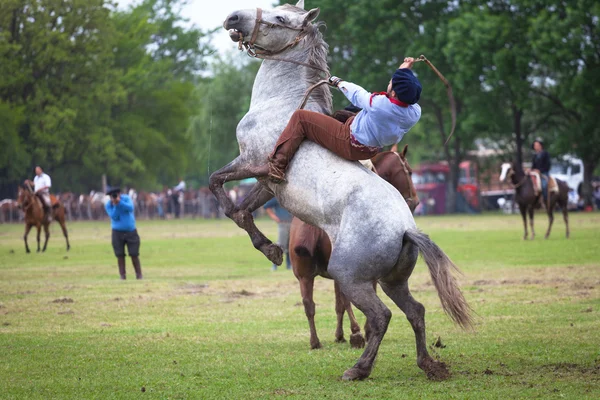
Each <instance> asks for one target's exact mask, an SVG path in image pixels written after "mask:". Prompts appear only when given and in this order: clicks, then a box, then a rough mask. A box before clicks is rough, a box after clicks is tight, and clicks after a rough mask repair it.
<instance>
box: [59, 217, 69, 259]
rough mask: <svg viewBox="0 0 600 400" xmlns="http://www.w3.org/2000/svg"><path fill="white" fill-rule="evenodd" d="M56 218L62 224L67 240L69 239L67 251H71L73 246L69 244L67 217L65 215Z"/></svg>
mask: <svg viewBox="0 0 600 400" xmlns="http://www.w3.org/2000/svg"><path fill="white" fill-rule="evenodd" d="M56 220H57V221H58V223H59V224H60V229H62V233H63V236H64V237H65V240H66V241H67V251H69V249H70V248H71V245H70V244H69V233H68V232H67V224H66V223H65V218H64V216H62V217H61V218H57V219H56Z"/></svg>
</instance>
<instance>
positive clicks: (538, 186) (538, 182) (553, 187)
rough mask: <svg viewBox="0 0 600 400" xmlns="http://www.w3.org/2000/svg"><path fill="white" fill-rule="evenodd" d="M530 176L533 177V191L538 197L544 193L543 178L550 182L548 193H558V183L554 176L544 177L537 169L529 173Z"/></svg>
mask: <svg viewBox="0 0 600 400" xmlns="http://www.w3.org/2000/svg"><path fill="white" fill-rule="evenodd" d="M529 176H530V177H531V182H532V183H533V189H534V190H535V194H536V195H539V194H541V193H542V176H543V177H544V178H545V179H546V180H547V181H548V193H558V184H557V183H556V179H554V178H553V177H552V176H550V175H548V176H546V175H542V174H541V173H540V171H538V170H537V169H532V170H531V171H529Z"/></svg>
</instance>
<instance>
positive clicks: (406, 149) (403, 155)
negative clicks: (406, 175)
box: [402, 144, 408, 157]
mask: <svg viewBox="0 0 600 400" xmlns="http://www.w3.org/2000/svg"><path fill="white" fill-rule="evenodd" d="M407 152H408V145H407V144H406V145H404V148H403V149H402V157H406V153H407Z"/></svg>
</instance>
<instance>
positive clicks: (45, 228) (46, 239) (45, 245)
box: [42, 224, 50, 253]
mask: <svg viewBox="0 0 600 400" xmlns="http://www.w3.org/2000/svg"><path fill="white" fill-rule="evenodd" d="M48 225H49V224H44V236H45V237H46V238H45V240H44V248H43V249H42V253H43V252H44V251H46V247H47V246H48V239H50V229H49V228H48Z"/></svg>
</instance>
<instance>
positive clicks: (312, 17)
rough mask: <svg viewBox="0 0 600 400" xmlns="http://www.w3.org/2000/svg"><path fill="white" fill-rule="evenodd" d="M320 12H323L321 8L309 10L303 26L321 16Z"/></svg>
mask: <svg viewBox="0 0 600 400" xmlns="http://www.w3.org/2000/svg"><path fill="white" fill-rule="evenodd" d="M320 12H321V10H320V9H318V8H313V9H312V10H310V11H309V12H307V13H306V15H305V16H304V22H303V23H302V26H306V25H308V24H309V23H311V22H312V21H314V20H315V19H316V18H317V17H318V16H319V13H320Z"/></svg>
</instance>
